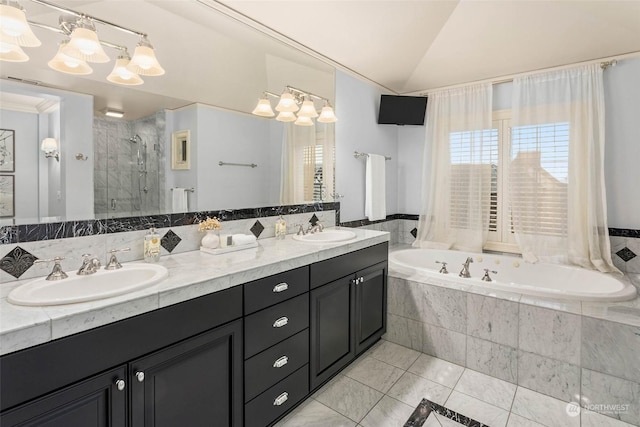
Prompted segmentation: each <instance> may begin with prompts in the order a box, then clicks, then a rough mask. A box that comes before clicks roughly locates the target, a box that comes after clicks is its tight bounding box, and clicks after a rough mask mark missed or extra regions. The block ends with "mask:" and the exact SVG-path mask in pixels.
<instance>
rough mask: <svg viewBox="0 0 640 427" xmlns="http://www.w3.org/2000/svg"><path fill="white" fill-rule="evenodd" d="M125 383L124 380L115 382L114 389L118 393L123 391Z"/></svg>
mask: <svg viewBox="0 0 640 427" xmlns="http://www.w3.org/2000/svg"><path fill="white" fill-rule="evenodd" d="M125 385H126V383H125V382H124V380H116V388H117V389H118V391H122V390H124V387H125Z"/></svg>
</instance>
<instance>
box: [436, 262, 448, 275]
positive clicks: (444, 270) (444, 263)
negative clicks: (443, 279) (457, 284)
mask: <svg viewBox="0 0 640 427" xmlns="http://www.w3.org/2000/svg"><path fill="white" fill-rule="evenodd" d="M436 264H442V268H440V271H439V273H441V274H449V271H448V270H447V263H446V262H444V261H436Z"/></svg>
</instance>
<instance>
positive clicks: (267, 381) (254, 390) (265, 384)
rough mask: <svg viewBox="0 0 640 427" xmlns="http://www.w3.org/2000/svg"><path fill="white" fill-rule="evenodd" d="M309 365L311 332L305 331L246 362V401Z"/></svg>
mask: <svg viewBox="0 0 640 427" xmlns="http://www.w3.org/2000/svg"><path fill="white" fill-rule="evenodd" d="M307 363H309V330H308V329H305V330H304V331H302V332H298V333H297V334H295V335H294V336H292V337H291V338H288V339H286V340H284V341H282V342H281V343H279V344H276V345H274V346H273V347H271V348H268V349H266V350H265V351H263V352H262V353H259V354H256V355H255V356H253V357H252V358H251V359H249V360H247V361H245V362H244V382H245V385H244V396H245V399H244V401H245V402H248V401H250V400H251V399H253V398H254V397H256V396H257V395H259V394H260V393H262V392H263V391H265V390H266V389H268V388H269V387H271V386H272V385H274V384H275V383H277V382H278V381H280V380H282V379H283V378H285V377H287V376H288V375H290V374H292V373H293V372H294V371H296V370H298V369H300V368H301V367H302V366H304V365H306V364H307Z"/></svg>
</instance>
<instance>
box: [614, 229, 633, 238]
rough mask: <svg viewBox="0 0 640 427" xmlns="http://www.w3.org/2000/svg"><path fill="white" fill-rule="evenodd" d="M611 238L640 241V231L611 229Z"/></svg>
mask: <svg viewBox="0 0 640 427" xmlns="http://www.w3.org/2000/svg"><path fill="white" fill-rule="evenodd" d="M609 236H611V237H633V238H635V239H640V230H632V229H630V228H610V229H609Z"/></svg>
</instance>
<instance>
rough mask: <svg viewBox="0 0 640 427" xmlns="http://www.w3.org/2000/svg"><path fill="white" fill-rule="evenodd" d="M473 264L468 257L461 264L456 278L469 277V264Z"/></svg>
mask: <svg viewBox="0 0 640 427" xmlns="http://www.w3.org/2000/svg"><path fill="white" fill-rule="evenodd" d="M472 262H473V258H471V257H468V258H467V260H466V261H465V262H464V264H462V270H460V274H458V276H460V277H464V278H465V279H468V278H470V277H471V273H469V264H470V263H472Z"/></svg>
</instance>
